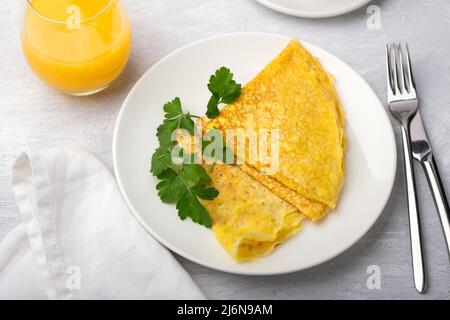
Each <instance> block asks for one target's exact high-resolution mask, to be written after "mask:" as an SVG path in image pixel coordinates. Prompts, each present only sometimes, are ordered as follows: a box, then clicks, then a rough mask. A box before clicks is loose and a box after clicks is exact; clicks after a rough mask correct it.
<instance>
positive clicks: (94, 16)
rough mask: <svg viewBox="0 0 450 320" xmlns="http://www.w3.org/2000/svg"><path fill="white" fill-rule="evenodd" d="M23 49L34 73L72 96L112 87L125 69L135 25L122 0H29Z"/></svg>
mask: <svg viewBox="0 0 450 320" xmlns="http://www.w3.org/2000/svg"><path fill="white" fill-rule="evenodd" d="M24 1H26V3H25V8H24V12H23V19H22V32H21V40H22V49H23V52H24V55H25V58H26V59H27V61H28V64H29V65H30V67H31V69H33V71H34V72H35V73H36V74H37V75H38V76H39V78H41V79H42V80H43V81H44V82H45V83H47V84H49V85H50V86H52V87H54V88H56V89H58V90H60V91H62V92H65V93H69V94H72V95H88V94H93V93H96V92H99V91H101V90H102V89H104V88H106V87H108V86H109V85H110V84H111V82H112V81H113V80H114V79H116V78H117V77H118V76H119V74H120V73H121V72H122V70H123V69H124V67H125V65H126V63H127V61H128V57H129V55H130V50H131V25H130V20H129V18H128V16H127V14H126V12H125V9H124V7H123V5H122V4H121V2H120V0H24Z"/></svg>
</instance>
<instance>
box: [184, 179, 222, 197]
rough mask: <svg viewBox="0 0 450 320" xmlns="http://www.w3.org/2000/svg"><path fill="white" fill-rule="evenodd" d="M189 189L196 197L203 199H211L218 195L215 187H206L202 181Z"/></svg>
mask: <svg viewBox="0 0 450 320" xmlns="http://www.w3.org/2000/svg"><path fill="white" fill-rule="evenodd" d="M191 190H192V192H193V193H194V194H195V195H196V196H197V197H199V198H200V199H203V200H213V199H215V198H216V197H217V196H218V195H219V191H217V189H215V188H208V187H207V186H206V185H204V184H203V183H197V184H196V185H195V186H193V187H192V188H191Z"/></svg>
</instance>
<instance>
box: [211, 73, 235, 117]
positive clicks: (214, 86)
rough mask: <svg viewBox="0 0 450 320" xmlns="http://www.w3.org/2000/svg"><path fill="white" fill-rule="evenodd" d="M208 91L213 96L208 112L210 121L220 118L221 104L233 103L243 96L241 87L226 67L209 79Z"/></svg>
mask: <svg viewBox="0 0 450 320" xmlns="http://www.w3.org/2000/svg"><path fill="white" fill-rule="evenodd" d="M208 89H209V91H210V92H211V94H212V96H211V98H210V99H209V102H208V106H207V108H208V111H207V112H206V116H207V117H208V118H209V119H214V118H216V117H218V116H219V114H220V111H219V104H221V103H232V102H233V101H234V100H236V98H237V97H239V95H240V94H241V85H240V84H238V83H236V81H234V80H233V74H232V73H231V71H230V69H228V68H225V67H222V68H220V69H218V70H217V71H216V72H215V73H214V74H213V75H212V76H211V78H209V83H208Z"/></svg>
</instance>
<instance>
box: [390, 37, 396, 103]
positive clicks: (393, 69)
mask: <svg viewBox="0 0 450 320" xmlns="http://www.w3.org/2000/svg"><path fill="white" fill-rule="evenodd" d="M389 56H390V58H391V77H392V83H391V86H392V88H393V90H394V95H395V94H397V91H398V78H397V59H396V57H395V56H396V54H395V43H391V45H390V54H389Z"/></svg>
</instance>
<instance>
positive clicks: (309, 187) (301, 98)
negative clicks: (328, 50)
mask: <svg viewBox="0 0 450 320" xmlns="http://www.w3.org/2000/svg"><path fill="white" fill-rule="evenodd" d="M212 127H216V128H219V129H220V130H222V132H223V133H224V134H226V132H227V130H228V129H234V130H236V129H243V130H254V131H258V130H261V129H265V130H268V129H278V130H279V132H280V135H279V136H280V139H279V168H278V171H277V172H275V173H271V174H265V172H266V171H267V170H266V169H267V165H266V164H262V163H250V162H249V161H248V160H249V159H248V157H249V153H248V152H247V153H246V159H245V163H244V164H242V165H240V168H241V170H243V171H245V172H246V173H247V174H248V175H250V176H251V177H253V178H254V179H255V180H256V181H258V182H259V183H261V184H263V185H264V186H265V187H266V188H268V189H269V190H270V191H271V192H273V193H274V194H276V195H277V196H279V197H281V198H282V199H284V200H286V201H287V202H289V203H291V204H292V205H293V206H295V207H296V208H297V209H298V210H299V211H300V212H301V213H303V214H305V215H306V216H307V217H309V218H310V219H312V220H316V219H319V218H321V217H322V216H324V215H325V214H326V213H327V212H328V211H329V210H330V209H332V208H335V206H336V204H337V201H338V197H339V194H340V191H341V187H342V182H343V177H344V153H345V133H344V114H343V110H342V107H341V104H340V102H339V99H338V97H337V94H336V91H335V89H334V85H333V80H332V78H331V77H330V76H329V74H328V73H327V72H326V71H325V70H324V69H323V67H322V65H321V64H320V62H319V61H318V60H317V59H316V58H314V57H313V56H312V55H311V54H310V53H309V52H308V51H307V50H306V49H305V48H303V47H302V46H301V44H300V43H299V42H298V41H297V40H296V39H293V40H292V41H291V42H290V43H289V44H288V46H287V47H286V48H285V49H284V50H283V51H282V52H281V53H280V54H279V55H278V57H276V58H275V59H274V60H273V61H272V62H271V63H270V64H269V65H267V66H266V67H265V68H264V70H262V71H261V72H260V73H259V74H258V75H257V76H256V77H255V78H254V79H253V80H252V81H251V82H249V83H248V84H247V85H246V86H245V87H244V88H243V89H242V92H241V95H240V97H239V98H238V99H237V100H236V101H235V102H233V103H232V104H229V105H227V106H226V107H225V108H224V109H223V110H222V111H221V114H220V116H219V117H217V118H216V119H214V120H212V121H210V122H209V123H208V128H212Z"/></svg>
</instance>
